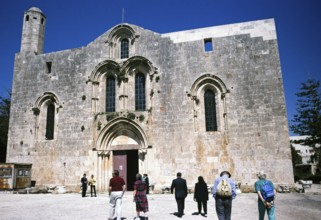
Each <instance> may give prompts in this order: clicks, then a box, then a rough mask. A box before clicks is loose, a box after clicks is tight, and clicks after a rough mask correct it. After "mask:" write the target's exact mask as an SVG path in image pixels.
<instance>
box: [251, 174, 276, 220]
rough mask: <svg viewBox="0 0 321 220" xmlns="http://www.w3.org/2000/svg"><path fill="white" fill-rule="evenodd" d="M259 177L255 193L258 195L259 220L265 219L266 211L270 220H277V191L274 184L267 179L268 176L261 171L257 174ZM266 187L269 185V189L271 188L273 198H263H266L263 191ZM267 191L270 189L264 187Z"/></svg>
mask: <svg viewBox="0 0 321 220" xmlns="http://www.w3.org/2000/svg"><path fill="white" fill-rule="evenodd" d="M257 177H258V178H259V180H258V181H256V182H255V191H256V193H257V195H258V209H259V220H263V219H264V215H265V210H266V211H267V215H268V218H269V220H274V219H275V206H274V200H275V195H276V190H275V187H274V185H273V183H272V182H271V181H270V180H267V179H266V174H265V173H264V172H263V171H259V172H258V173H257ZM265 185H268V188H270V191H271V193H270V194H271V196H270V198H265V199H264V198H263V197H264V196H263V195H262V193H263V194H264V190H263V191H262V189H263V187H264V186H265ZM264 188H265V190H268V188H266V187H264Z"/></svg>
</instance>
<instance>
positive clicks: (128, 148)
mask: <svg viewBox="0 0 321 220" xmlns="http://www.w3.org/2000/svg"><path fill="white" fill-rule="evenodd" d="M147 146H148V145H147V144H146V136H145V133H144V131H143V130H142V128H141V127H140V126H139V125H138V124H137V123H135V122H134V121H132V120H130V119H128V118H123V117H119V118H116V119H114V120H112V121H110V122H109V123H108V124H107V125H106V126H105V127H104V128H103V129H102V131H101V132H100V134H99V135H98V138H97V142H96V148H95V149H96V151H97V152H98V153H97V163H96V165H95V167H96V168H95V169H96V177H97V188H98V190H99V191H107V190H108V184H109V179H110V178H111V177H112V171H113V170H119V173H120V176H121V177H123V178H124V180H125V182H126V185H127V189H128V190H133V184H134V182H135V177H136V174H137V173H139V172H144V171H145V167H144V163H145V161H144V157H141V156H140V151H141V150H143V149H147ZM99 182H100V183H99Z"/></svg>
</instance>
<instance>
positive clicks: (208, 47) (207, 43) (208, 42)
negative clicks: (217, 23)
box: [204, 39, 213, 52]
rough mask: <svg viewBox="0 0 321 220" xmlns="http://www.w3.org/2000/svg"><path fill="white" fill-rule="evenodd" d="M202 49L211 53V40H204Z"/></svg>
mask: <svg viewBox="0 0 321 220" xmlns="http://www.w3.org/2000/svg"><path fill="white" fill-rule="evenodd" d="M204 48H205V51H206V52H210V51H213V43H212V39H204Z"/></svg>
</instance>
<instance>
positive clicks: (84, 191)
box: [81, 185, 87, 197]
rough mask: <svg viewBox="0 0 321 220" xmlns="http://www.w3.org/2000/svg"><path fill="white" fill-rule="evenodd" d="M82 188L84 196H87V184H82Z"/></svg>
mask: <svg viewBox="0 0 321 220" xmlns="http://www.w3.org/2000/svg"><path fill="white" fill-rule="evenodd" d="M81 189H82V197H85V196H86V191H87V185H84V186H82V187H81Z"/></svg>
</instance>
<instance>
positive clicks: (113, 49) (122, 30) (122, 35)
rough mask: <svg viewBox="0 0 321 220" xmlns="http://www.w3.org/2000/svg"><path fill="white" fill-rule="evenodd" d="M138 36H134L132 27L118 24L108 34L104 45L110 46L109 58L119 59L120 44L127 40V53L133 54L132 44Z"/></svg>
mask: <svg viewBox="0 0 321 220" xmlns="http://www.w3.org/2000/svg"><path fill="white" fill-rule="evenodd" d="M138 37H139V36H138V35H136V34H135V31H134V29H133V28H132V27H130V26H129V25H127V24H120V25H118V26H116V27H115V28H114V29H113V30H112V31H111V32H110V34H109V36H108V39H107V40H106V43H108V45H109V46H110V50H109V51H110V54H109V55H110V57H113V58H120V42H121V41H122V40H123V39H127V40H128V41H129V42H130V43H129V53H130V54H131V55H133V54H135V47H134V42H135V39H136V38H138Z"/></svg>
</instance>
